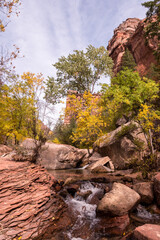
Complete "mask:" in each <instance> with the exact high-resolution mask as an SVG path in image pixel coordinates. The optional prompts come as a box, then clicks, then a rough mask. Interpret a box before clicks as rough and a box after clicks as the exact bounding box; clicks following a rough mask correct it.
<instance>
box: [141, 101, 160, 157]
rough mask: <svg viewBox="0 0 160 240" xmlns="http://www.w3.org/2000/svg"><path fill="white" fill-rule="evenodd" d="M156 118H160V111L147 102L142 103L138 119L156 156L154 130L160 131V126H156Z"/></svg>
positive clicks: (151, 150) (152, 152)
mask: <svg viewBox="0 0 160 240" xmlns="http://www.w3.org/2000/svg"><path fill="white" fill-rule="evenodd" d="M156 120H160V112H159V111H156V110H155V109H153V108H152V107H151V106H149V105H147V104H146V103H145V104H142V105H141V109H140V110H139V113H138V116H137V121H138V123H139V124H140V125H141V128H142V130H143V133H144V135H145V138H146V141H147V144H148V147H149V149H150V152H151V154H152V156H154V153H155V151H154V146H153V132H154V131H156V132H159V131H160V127H157V128H156V126H155V121H156Z"/></svg>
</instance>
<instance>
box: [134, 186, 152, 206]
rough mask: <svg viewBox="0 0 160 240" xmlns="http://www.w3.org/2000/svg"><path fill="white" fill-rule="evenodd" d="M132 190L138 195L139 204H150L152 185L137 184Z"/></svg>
mask: <svg viewBox="0 0 160 240" xmlns="http://www.w3.org/2000/svg"><path fill="white" fill-rule="evenodd" d="M133 189H134V190H135V191H136V192H138V193H139V195H140V196H141V202H142V203H146V204H151V203H152V201H153V199H154V195H153V184H152V183H150V182H142V183H137V184H135V185H134V186H133Z"/></svg>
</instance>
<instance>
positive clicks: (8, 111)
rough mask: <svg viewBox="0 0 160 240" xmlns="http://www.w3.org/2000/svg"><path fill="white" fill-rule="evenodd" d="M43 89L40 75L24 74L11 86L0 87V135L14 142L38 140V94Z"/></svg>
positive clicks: (39, 129)
mask: <svg viewBox="0 0 160 240" xmlns="http://www.w3.org/2000/svg"><path fill="white" fill-rule="evenodd" d="M42 89H43V77H42V75H41V74H37V75H35V74H33V73H29V72H28V73H24V74H23V75H22V76H21V79H15V81H14V83H13V84H12V85H11V84H10V85H6V84H4V85H3V86H2V91H1V98H0V106H1V110H0V113H1V114H0V120H1V121H0V122H1V125H0V130H1V135H3V136H6V139H8V138H10V139H13V138H14V140H15V144H17V143H18V142H19V140H21V139H22V138H23V137H32V138H34V139H37V140H38V138H39V136H40V135H41V133H40V131H41V122H40V119H39V109H38V104H39V94H40V92H41V90H42Z"/></svg>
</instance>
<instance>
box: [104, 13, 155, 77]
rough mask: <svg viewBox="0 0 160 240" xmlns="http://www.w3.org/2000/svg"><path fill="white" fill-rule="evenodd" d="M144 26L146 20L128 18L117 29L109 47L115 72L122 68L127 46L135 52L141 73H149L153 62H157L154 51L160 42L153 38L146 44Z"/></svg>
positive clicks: (134, 55)
mask: <svg viewBox="0 0 160 240" xmlns="http://www.w3.org/2000/svg"><path fill="white" fill-rule="evenodd" d="M144 26H145V23H144V20H140V19H138V18H128V19H127V20H126V21H124V22H123V23H122V24H120V25H119V27H118V28H116V29H115V31H114V35H113V37H112V39H111V40H110V41H109V44H108V47H107V49H108V51H109V55H110V57H111V58H112V59H113V61H114V69H113V70H114V73H117V72H118V71H119V70H120V67H121V60H122V56H123V54H124V52H125V49H126V48H128V49H129V50H130V51H131V53H132V54H133V57H134V59H135V62H136V64H137V70H138V71H139V73H140V74H142V75H143V74H145V73H147V71H148V68H149V67H150V65H151V63H155V58H154V56H153V51H154V50H155V49H156V48H157V43H158V42H157V41H156V40H155V39H153V40H150V41H149V43H148V45H147V44H146V41H145V37H144Z"/></svg>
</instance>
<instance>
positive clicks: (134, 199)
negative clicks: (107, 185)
mask: <svg viewBox="0 0 160 240" xmlns="http://www.w3.org/2000/svg"><path fill="white" fill-rule="evenodd" d="M139 201H140V196H139V194H138V193H136V192H135V191H134V190H132V189H131V188H129V187H127V186H125V185H124V184H121V183H114V184H113V187H112V190H111V191H110V192H108V193H106V194H105V195H104V197H103V198H102V199H101V201H100V202H99V204H98V208H97V210H98V211H99V212H104V213H108V214H110V215H113V216H123V215H125V214H127V213H128V211H130V210H131V209H132V208H133V207H134V206H135V205H136V204H137V203H138V202H139Z"/></svg>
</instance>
